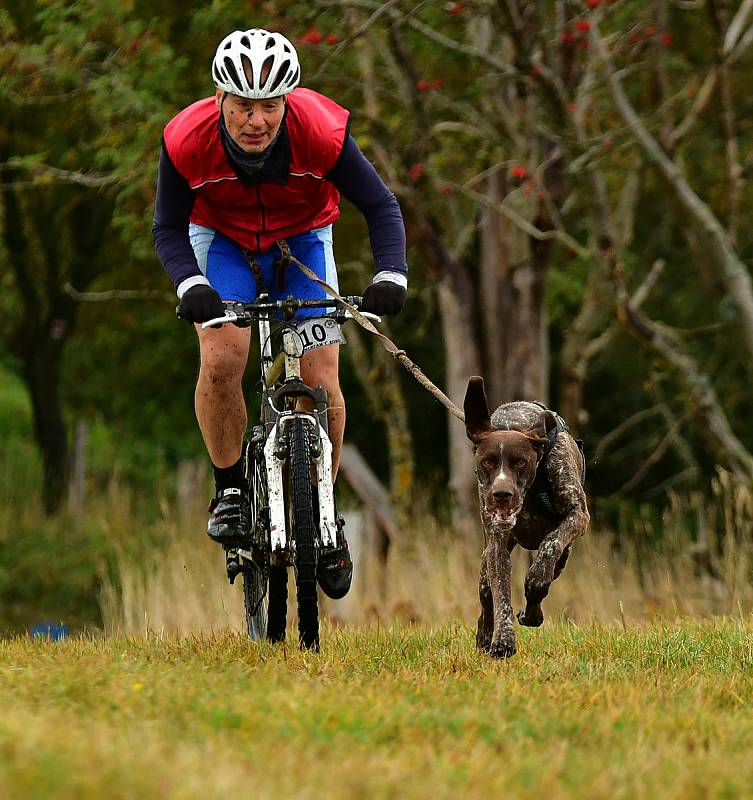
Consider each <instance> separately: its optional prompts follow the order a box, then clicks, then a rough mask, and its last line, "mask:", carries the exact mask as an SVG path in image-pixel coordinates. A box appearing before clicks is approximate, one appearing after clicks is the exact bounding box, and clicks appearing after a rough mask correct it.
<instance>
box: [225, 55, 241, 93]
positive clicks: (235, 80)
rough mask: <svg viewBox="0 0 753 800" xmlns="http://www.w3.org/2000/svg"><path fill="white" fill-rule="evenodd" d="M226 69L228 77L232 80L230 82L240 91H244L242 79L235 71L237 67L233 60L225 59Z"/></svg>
mask: <svg viewBox="0 0 753 800" xmlns="http://www.w3.org/2000/svg"><path fill="white" fill-rule="evenodd" d="M225 69H226V70H227V74H228V77H229V78H230V82H231V83H232V84H233V85H234V86H236V87H238V89H239V90H242V89H243V85H242V84H241V81H240V78H239V77H238V73H237V72H236V70H235V65H234V64H233V59H232V58H228V57H226V58H225Z"/></svg>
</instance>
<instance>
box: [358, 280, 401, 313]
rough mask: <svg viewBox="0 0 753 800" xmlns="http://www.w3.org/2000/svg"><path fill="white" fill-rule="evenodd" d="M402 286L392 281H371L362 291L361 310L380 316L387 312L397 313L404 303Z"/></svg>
mask: <svg viewBox="0 0 753 800" xmlns="http://www.w3.org/2000/svg"><path fill="white" fill-rule="evenodd" d="M406 294H407V292H406V290H405V288H404V287H402V286H400V284H398V283H393V282H392V281H379V282H378V283H372V284H371V285H370V286H369V287H367V289H366V291H365V292H364V293H363V301H362V302H361V309H360V310H361V311H369V312H370V313H372V314H377V315H379V316H380V317H381V316H384V315H387V314H399V313H400V311H401V310H402V308H403V305H404V304H405V295H406Z"/></svg>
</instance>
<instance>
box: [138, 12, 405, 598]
mask: <svg viewBox="0 0 753 800" xmlns="http://www.w3.org/2000/svg"><path fill="white" fill-rule="evenodd" d="M212 78H213V80H214V84H215V86H216V92H215V94H214V96H212V97H207V98H205V99H203V100H199V101H198V102H196V103H193V104H192V105H190V106H188V107H187V108H185V109H184V110H183V111H181V112H180V113H179V114H178V115H177V116H175V117H174V118H173V119H172V120H171V121H170V122H169V123H168V125H167V126H166V128H165V130H164V134H163V137H162V148H161V152H160V160H159V174H158V179H157V197H156V205H155V213H154V223H153V227H152V233H153V238H154V244H155V247H156V250H157V254H158V256H159V259H160V261H161V262H162V265H163V266H164V268H165V270H166V272H167V274H168V275H169V276H170V278H171V279H172V280H173V282H174V284H175V287H176V290H177V294H178V298H179V300H180V307H179V310H180V314H181V316H182V317H183V319H185V320H187V321H189V322H192V323H196V331H197V334H198V338H199V350H200V368H199V377H198V382H197V385H196V393H195V406H196V417H197V419H198V422H199V427H200V429H201V433H202V436H203V438H204V442H205V444H206V447H207V450H208V452H209V456H210V458H211V461H212V466H213V469H214V477H215V483H216V494H215V497H214V498H213V500H212V502H211V503H210V507H209V510H210V517H209V522H208V526H207V533H208V535H209V536H210V537H211V538H212V539H214V540H215V541H218V542H222V543H233V542H236V541H237V540H238V539H239V538H240V537H242V532H243V531H244V530H245V529H246V526H247V522H248V513H249V512H248V508H249V505H248V497H247V495H246V487H245V484H244V480H243V467H242V463H241V447H242V441H243V435H244V433H245V430H246V424H247V416H246V406H245V402H244V399H243V394H242V388H241V380H242V377H243V371H244V369H245V366H246V361H247V359H248V352H249V343H250V330H249V329H242V328H237V327H235V326H233V325H225V326H223V327H221V328H219V329H209V330H201V327H200V325H199V324H198V323H201V322H205V321H206V320H208V319H212V318H214V317H218V316H222V315H223V313H224V307H223V305H222V301H223V300H236V301H242V302H251V301H253V300H254V299H255V298H256V296H257V294H258V293H259V292H260V291H265V292H267V293H268V294H269V295H270V296H271V298H272V299H279V298H284V297H287V296H288V295H293V296H295V297H301V298H308V299H321V298H325V297H326V296H327V295H326V292H325V291H324V290H323V289H322V288H321V287H320V286H319V285H318V284H316V283H315V282H314V281H313V280H310V279H308V278H306V276H305V275H304V274H303V273H302V271H301V270H299V269H298V268H297V267H296V266H295V265H294V264H291V265H290V266H288V267H287V268H285V269H284V270H283V269H282V268H281V267H279V266H276V265H279V264H280V263H281V260H280V256H281V250H280V248H279V247H278V245H277V242H278V241H280V240H285V242H287V245H288V247H289V248H290V251H291V253H292V255H293V256H295V257H296V258H298V259H300V261H301V262H302V263H304V264H305V265H306V266H308V267H309V268H310V269H312V270H313V271H314V272H315V273H316V274H317V275H318V276H319V277H320V278H321V279H323V280H325V281H326V282H327V283H328V284H329V285H330V286H333V287H334V288H335V289H337V288H338V282H337V273H336V270H335V261H334V256H333V249H332V223H333V222H335V220H336V219H337V218H338V216H339V208H338V204H339V199H340V195H342V196H344V197H345V198H347V199H348V200H349V201H350V202H352V203H353V204H354V205H355V206H356V207H357V208H358V209H359V210H360V211H361V213H362V214H363V215H364V217H365V219H366V223H367V226H368V230H369V238H370V242H371V249H372V253H373V257H374V264H375V274H374V277H373V279H372V281H371V283H370V285H369V286H368V287H367V288H366V289H365V291H364V292H363V306H362V310H365V311H371V312H373V313H375V314H380V315H385V314H397V313H399V312H400V310H401V309H402V307H403V304H404V302H405V296H406V289H407V265H406V258H405V229H404V226H403V219H402V214H401V212H400V207H399V205H398V203H397V200H396V199H395V196H394V194H392V192H391V191H390V190H389V189H388V188H387V187H386V186H385V185H384V183H383V182H382V180H381V178H380V177H379V176H378V174H377V173H376V171H375V170H374V167H373V166H372V165H371V163H370V162H369V161H368V160H367V159H366V158H365V156H364V155H363V153H362V152H361V151H360V150H359V148H358V145H357V144H356V142H355V141H354V140H353V138H352V137H351V135H350V133H349V125H350V114H349V112H348V111H347V110H346V109H344V108H342V107H341V106H339V105H338V104H336V103H335V102H333V101H332V100H330V99H329V98H327V97H325V96H324V95H321V94H318V93H317V92H314V91H312V90H310V89H304V88H301V87H299V86H298V84H299V81H300V66H299V63H298V56H297V53H296V51H295V48H294V47H293V45H292V44H291V43H290V41H288V39H286V38H285V37H284V36H283V35H282V34H280V33H273V32H269V31H266V30H262V29H259V28H254V29H250V30H246V31H233V32H232V33H230V34H229V35H228V36H226V37H225V38H224V39H223V40H222V41H221V42H220V45H219V47H218V48H217V52H216V54H215V56H214V60H213V62H212ZM282 263H284V262H282ZM316 313H317V312H316V310H314V309H310V310H309V313H308V314H307V313H306V312H305V311H302V312H299V315H298V320H297V322H296V324H297V326H298V329H299V331H300V332H301V337H302V341H303V342H304V343H306V344H305V350H304V356H303V358H302V360H301V374H302V378H303V380H304V381H305V382H306V383H308V384H309V385H312V386H316V385H321V386H323V387H324V389H325V390H326V391H327V394H328V398H329V404H330V408H329V411H328V424H329V435H330V438H331V440H332V453H333V455H332V460H333V465H332V471H333V476H336V474H337V468H338V464H339V457H340V450H341V447H342V439H343V430H344V425H345V405H344V401H343V397H342V392H341V390H340V384H339V378H338V364H339V346H340V343H341V342H342V341H343V339H342V336H341V334H340V331H339V329H338V327H337V326H335V325H330V326H324V325H321V324H319V325H318V327H317V328H316V330H314V326H315V325H316V318H315V315H316ZM319 313H321V312H319ZM328 322H330V321H328ZM313 333H316V334H317V335H316V337H315V336H314V335H313ZM323 333H324V336H322V334H323ZM351 574H352V563H351V560H350V556H349V554H348V548H347V542H345V540H344V538H343V539H342V540H341V541H339V542H338V547H337V548H335V549H334V550H333V551H331V552H329V553H323V554H322V556H321V557H320V568H319V573H318V576H317V577H318V579H319V583H320V586H321V587H322V589H323V590H324V591H325V592H326V593H327V594H328V595H330V596H331V597H342V596H343V595H344V594H345V593H346V592H347V591H348V589H349V587H350V578H351Z"/></svg>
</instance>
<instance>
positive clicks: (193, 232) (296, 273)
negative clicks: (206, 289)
mask: <svg viewBox="0 0 753 800" xmlns="http://www.w3.org/2000/svg"><path fill="white" fill-rule="evenodd" d="M188 235H189V238H190V240H191V246H192V247H193V251H194V253H195V254H196V260H197V261H198V263H199V269H200V270H201V271H202V273H203V274H204V277H205V278H206V279H207V280H208V281H209V283H210V284H211V285H212V288H214V289H215V290H216V291H217V292H218V294H219V295H220V297H221V298H222V299H223V300H237V301H240V302H242V303H252V302H253V301H254V300H255V299H256V293H257V283H256V277H255V276H254V273H253V272H252V271H251V267H250V266H249V264H248V260H247V259H246V256H245V255H244V253H243V250H242V249H241V248H240V247H239V246H238V245H237V244H236V243H235V242H234V241H232V240H231V239H228V238H227V236H223V235H222V234H221V233H219V232H218V231H215V230H213V229H212V228H206V227H204V226H203V225H195V224H194V223H191V224H190V225H189V228H188ZM285 241H286V242H287V243H288V247H290V252H291V253H292V255H294V256H295V257H296V258H297V259H298V260H299V261H301V262H302V263H303V264H305V265H306V266H307V267H308V268H309V269H310V270H312V271H313V272H315V273H316V274H317V276H318V277H319V278H321V279H322V280H323V281H325V282H326V283H328V284H329V285H330V286H331V287H332V288H333V289H335V291H339V288H338V282H337V270H336V268H335V255H334V251H333V249H332V226H331V225H326V226H325V227H324V228H317V229H315V230H312V231H306V232H305V233H300V234H298V235H297V236H290V237H288V238H287V239H286V240H285ZM254 258H255V260H256V262H257V263H258V264H259V267H260V268H261V276H262V283H263V287H264V289H265V290H266V291H267V293H268V294H269V296H270V299H272V300H283V299H285V298H286V297H288V296H290V295H292V296H293V297H297V298H299V299H302V300H322V299H325V298H326V297H327V296H328V295H327V293H326V292H325V291H324V289H322V288H321V286H319V285H318V284H317V283H314V281H312V280H311V279H310V278H307V277H306V276H305V275H304V274H303V272H301V270H300V269H299V268H298V267H297V266H296V265H295V264H294V263H291V264H290V265H289V266H288V267H287V269H286V270H285V285H284V287H283V289H282V291H279V290H278V289H277V275H276V269H275V268H274V267H273V263H274V262H275V261H276V260H277V259H279V258H280V251H279V249H278V247H277V246H276V245H275V246H274V247H272V248H271V250H268V251H267V252H266V253H258V254H256V253H255V254H254ZM325 311H326V309H319V308H311V309H302V310H301V311H299V312H298V313H297V314H296V317H299V318H300V317H320V316H321V315H322V313H324V312H325Z"/></svg>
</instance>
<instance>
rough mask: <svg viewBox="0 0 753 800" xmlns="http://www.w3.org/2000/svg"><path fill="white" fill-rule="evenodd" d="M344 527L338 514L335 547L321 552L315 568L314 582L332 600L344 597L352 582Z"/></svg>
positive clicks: (351, 561) (351, 566) (351, 565)
mask: <svg viewBox="0 0 753 800" xmlns="http://www.w3.org/2000/svg"><path fill="white" fill-rule="evenodd" d="M344 527H345V520H344V519H343V518H342V517H341V516H340V515H339V514H338V515H337V546H336V547H329V548H326V549H325V550H322V552H321V553H320V554H319V563H318V564H317V567H316V580H317V582H318V584H319V586H320V588H321V590H322V591H323V592H324V594H326V595H327V597H331V598H332V599H333V600H340V598H342V597H345V595H346V594H347V593H348V591H349V590H350V582H351V581H352V580H353V559H351V557H350V550H349V548H348V542H347V540H346V539H345V533H344V532H343V528H344Z"/></svg>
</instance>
